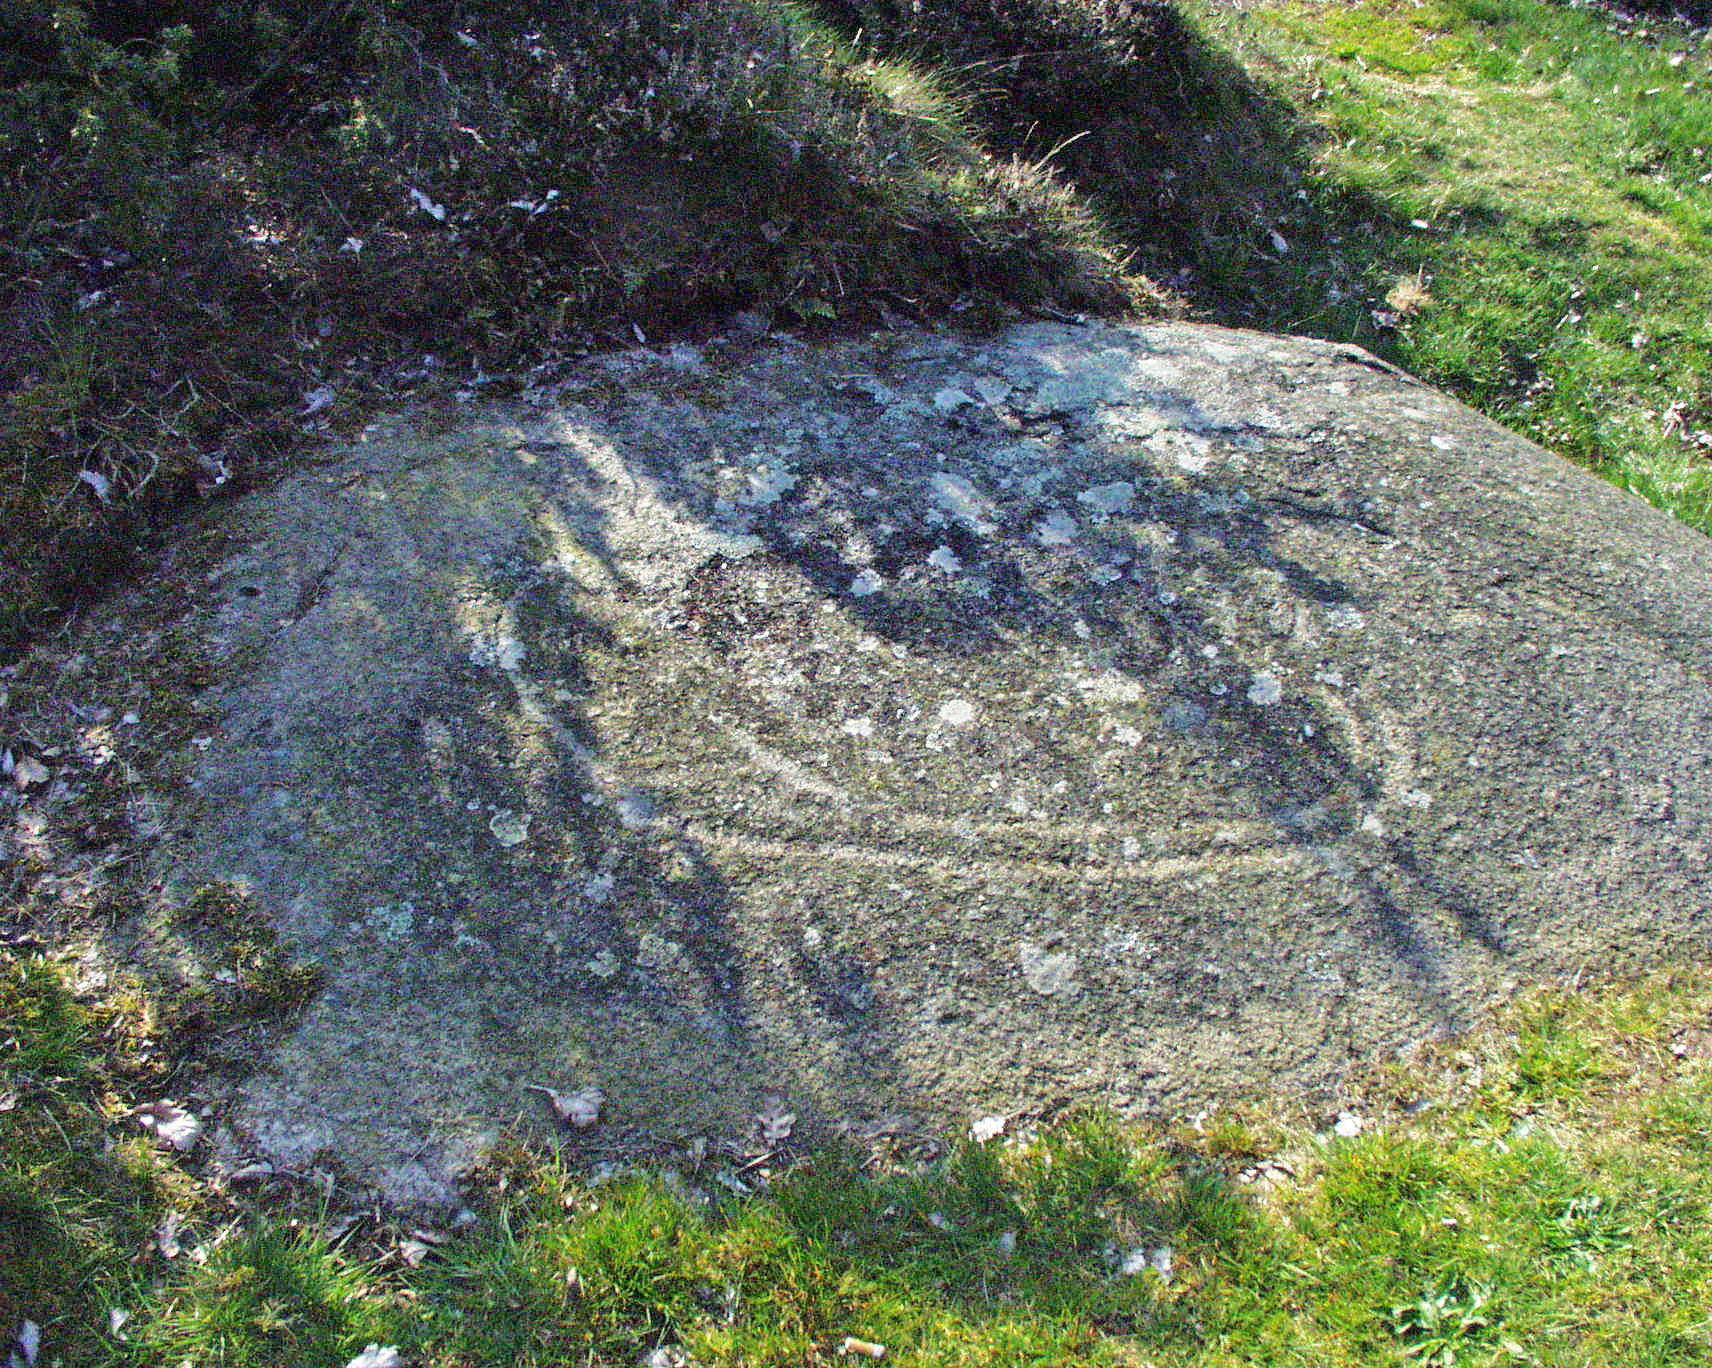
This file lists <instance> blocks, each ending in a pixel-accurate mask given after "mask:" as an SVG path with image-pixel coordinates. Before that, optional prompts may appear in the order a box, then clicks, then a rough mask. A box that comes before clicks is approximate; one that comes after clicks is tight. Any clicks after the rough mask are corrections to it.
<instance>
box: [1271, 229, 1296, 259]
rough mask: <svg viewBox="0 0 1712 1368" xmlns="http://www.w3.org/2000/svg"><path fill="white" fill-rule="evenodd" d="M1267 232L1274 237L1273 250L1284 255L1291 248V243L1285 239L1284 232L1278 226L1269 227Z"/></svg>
mask: <svg viewBox="0 0 1712 1368" xmlns="http://www.w3.org/2000/svg"><path fill="white" fill-rule="evenodd" d="M1267 232H1268V234H1269V235H1270V236H1271V238H1272V250H1273V251H1275V252H1277V253H1278V255H1279V256H1283V255H1284V254H1285V253H1287V252H1288V251H1289V250H1290V244H1289V243H1288V242H1286V241H1285V240H1284V234H1282V233H1280V232H1279V231H1278V230H1277V229H1276V228H1269V229H1267Z"/></svg>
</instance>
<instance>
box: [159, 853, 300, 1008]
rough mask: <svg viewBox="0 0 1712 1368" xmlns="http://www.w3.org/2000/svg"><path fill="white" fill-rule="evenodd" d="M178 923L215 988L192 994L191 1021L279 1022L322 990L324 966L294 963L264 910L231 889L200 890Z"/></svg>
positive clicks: (182, 910) (216, 886)
mask: <svg viewBox="0 0 1712 1368" xmlns="http://www.w3.org/2000/svg"><path fill="white" fill-rule="evenodd" d="M174 922H175V923H176V925H177V928H178V929H179V930H180V931H182V932H183V933H185V934H186V936H187V937H189V938H190V939H191V940H192V941H193V942H194V944H195V945H196V947H197V949H198V951H199V952H200V955H201V956H202V957H203V958H204V959H205V960H206V963H207V964H208V966H210V973H209V977H210V979H211V983H210V984H208V985H198V986H197V988H196V989H193V990H191V992H190V995H189V997H188V998H187V999H186V1001H185V1003H184V1004H183V1008H184V1011H185V1012H186V1013H187V1014H188V1017H190V1018H197V1019H200V1018H201V1017H203V1016H206V1015H210V1014H218V1015H228V1016H229V1015H238V1016H246V1017H271V1016H278V1015H281V1014H283V1013H287V1012H293V1011H296V1010H298V1009H299V1008H301V1007H303V1006H304V1005H305V1004H306V1003H308V1002H309V1001H310V999H312V998H313V997H314V996H315V994H316V993H318V992H319V991H320V989H321V981H322V971H321V969H320V966H318V965H314V964H307V963H303V962H300V961H297V960H294V959H292V958H291V957H290V956H289V955H288V954H287V953H286V952H285V950H284V949H283V948H282V947H281V946H280V943H279V936H278V934H277V933H276V932H275V931H274V929H273V926H272V925H271V924H270V923H269V921H268V920H267V918H266V916H265V915H264V914H263V913H262V911H261V909H260V908H258V907H257V906H255V904H254V903H253V902H252V901H251V900H250V898H249V897H248V896H247V895H246V894H244V893H243V892H242V891H240V890H239V889H237V888H235V887H233V886H232V885H230V884H205V885H203V886H202V887H201V888H198V889H197V890H196V891H195V892H194V893H193V894H191V896H190V897H189V899H188V900H187V901H186V902H185V904H184V905H183V907H181V908H179V909H178V911H177V913H176V915H175V916H174Z"/></svg>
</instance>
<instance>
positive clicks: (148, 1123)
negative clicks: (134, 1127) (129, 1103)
mask: <svg viewBox="0 0 1712 1368" xmlns="http://www.w3.org/2000/svg"><path fill="white" fill-rule="evenodd" d="M129 1116H130V1117H131V1119H132V1120H133V1121H135V1122H136V1123H137V1124H138V1125H139V1126H141V1127H142V1128H143V1129H144V1130H146V1131H147V1132H148V1133H149V1134H150V1135H152V1136H154V1137H155V1139H157V1140H164V1141H165V1142H166V1143H167V1144H169V1145H171V1146H172V1147H173V1148H174V1149H175V1150H177V1151H178V1152H179V1153H180V1154H183V1153H185V1152H186V1151H187V1150H189V1149H190V1147H191V1146H192V1145H194V1144H195V1143H196V1137H197V1136H199V1135H201V1134H202V1122H201V1121H200V1120H199V1119H198V1118H197V1117H196V1116H195V1115H194V1114H193V1113H191V1112H188V1111H186V1110H185V1109H184V1108H183V1107H180V1106H179V1105H178V1104H177V1103H175V1102H172V1101H171V1100H163V1101H160V1102H149V1103H146V1104H144V1105H143V1106H141V1107H137V1108H135V1109H133V1110H132V1111H131V1112H130V1113H129Z"/></svg>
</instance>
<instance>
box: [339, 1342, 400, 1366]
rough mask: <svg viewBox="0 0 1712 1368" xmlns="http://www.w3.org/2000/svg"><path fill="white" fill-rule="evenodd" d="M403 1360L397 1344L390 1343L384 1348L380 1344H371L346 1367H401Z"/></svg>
mask: <svg viewBox="0 0 1712 1368" xmlns="http://www.w3.org/2000/svg"><path fill="white" fill-rule="evenodd" d="M403 1362H404V1360H403V1359H401V1358H399V1356H398V1349H397V1347H396V1346H394V1345H391V1344H389V1345H387V1346H386V1348H384V1349H383V1348H381V1346H380V1345H378V1344H371V1345H369V1346H368V1347H367V1348H365V1349H364V1350H363V1352H362V1353H360V1354H358V1355H357V1356H356V1357H355V1358H354V1359H352V1360H351V1361H350V1362H349V1363H347V1364H346V1365H345V1368H400V1365H401V1364H402V1363H403Z"/></svg>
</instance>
